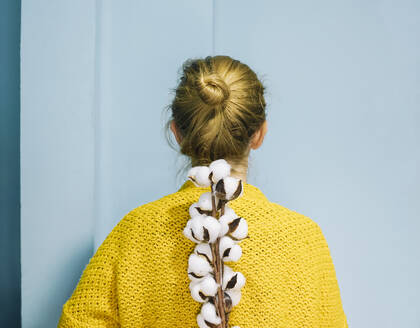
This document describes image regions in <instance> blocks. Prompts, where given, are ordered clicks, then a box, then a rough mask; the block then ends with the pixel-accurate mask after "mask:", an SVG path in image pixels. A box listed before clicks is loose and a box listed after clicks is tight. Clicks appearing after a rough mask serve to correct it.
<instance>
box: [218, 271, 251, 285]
mask: <svg viewBox="0 0 420 328" xmlns="http://www.w3.org/2000/svg"><path fill="white" fill-rule="evenodd" d="M235 276H236V277H235ZM245 281H246V279H245V276H244V275H243V274H242V273H241V272H239V271H237V272H234V271H233V270H232V271H228V272H224V273H223V289H226V288H227V286H228V285H229V288H228V289H241V288H242V287H243V286H244V285H245ZM230 282H231V283H230ZM233 283H235V284H234V285H233V286H231V285H232V284H233Z"/></svg>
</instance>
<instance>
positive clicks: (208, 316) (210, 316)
mask: <svg viewBox="0 0 420 328" xmlns="http://www.w3.org/2000/svg"><path fill="white" fill-rule="evenodd" d="M200 313H201V314H202V315H203V318H204V319H205V320H207V321H208V322H211V323H214V324H216V325H218V324H219V323H221V322H222V320H221V319H220V317H219V316H218V315H217V313H216V307H215V306H214V305H213V304H212V303H210V302H206V303H204V304H203V305H202V306H201V312H200Z"/></svg>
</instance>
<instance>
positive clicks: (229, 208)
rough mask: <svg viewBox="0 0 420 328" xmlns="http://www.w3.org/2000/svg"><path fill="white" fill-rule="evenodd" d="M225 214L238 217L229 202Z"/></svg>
mask: <svg viewBox="0 0 420 328" xmlns="http://www.w3.org/2000/svg"><path fill="white" fill-rule="evenodd" d="M223 215H227V216H230V217H234V218H237V217H238V216H237V215H236V213H235V211H234V210H233V209H232V208H231V207H229V205H227V204H226V205H225V212H224V213H223Z"/></svg>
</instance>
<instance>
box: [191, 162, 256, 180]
mask: <svg viewBox="0 0 420 328" xmlns="http://www.w3.org/2000/svg"><path fill="white" fill-rule="evenodd" d="M226 161H227V162H228V163H229V165H230V176H232V177H235V178H238V179H241V180H242V183H246V182H247V175H248V156H245V157H244V158H242V159H240V160H230V159H226ZM199 165H209V164H202V163H199V162H197V161H192V162H191V166H192V167H193V166H199Z"/></svg>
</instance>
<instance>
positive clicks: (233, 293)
mask: <svg viewBox="0 0 420 328" xmlns="http://www.w3.org/2000/svg"><path fill="white" fill-rule="evenodd" d="M225 293H227V294H228V295H229V296H230V298H231V300H232V306H236V305H238V303H239V301H240V300H241V290H240V289H239V290H238V289H227V290H226V291H225Z"/></svg>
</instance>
